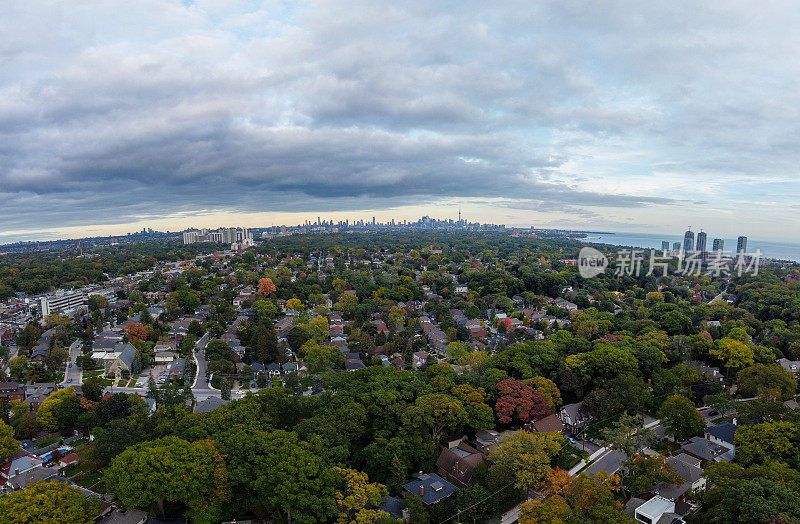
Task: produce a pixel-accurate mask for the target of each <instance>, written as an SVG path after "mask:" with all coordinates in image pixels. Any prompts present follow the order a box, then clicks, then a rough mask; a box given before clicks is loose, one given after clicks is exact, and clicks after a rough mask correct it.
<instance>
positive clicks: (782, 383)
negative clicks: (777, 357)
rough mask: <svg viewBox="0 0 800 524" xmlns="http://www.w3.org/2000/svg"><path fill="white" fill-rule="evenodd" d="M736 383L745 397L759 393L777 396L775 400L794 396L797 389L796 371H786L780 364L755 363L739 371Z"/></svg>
mask: <svg viewBox="0 0 800 524" xmlns="http://www.w3.org/2000/svg"><path fill="white" fill-rule="evenodd" d="M736 384H737V385H738V386H739V391H740V392H741V393H742V395H743V396H745V397H755V396H756V395H758V394H759V393H762V392H763V393H766V394H768V395H771V396H775V400H786V399H790V398H792V396H793V395H794V393H795V391H796V390H797V380H795V378H794V373H792V372H791V371H786V370H785V369H783V367H782V366H781V365H780V364H777V363H771V364H753V365H752V366H749V367H746V368H744V369H743V370H741V371H739V373H738V374H737V375H736Z"/></svg>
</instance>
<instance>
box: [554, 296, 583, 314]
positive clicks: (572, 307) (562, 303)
mask: <svg viewBox="0 0 800 524" xmlns="http://www.w3.org/2000/svg"><path fill="white" fill-rule="evenodd" d="M553 305H554V306H556V307H560V308H562V309H566V310H567V311H569V312H570V313H575V312H576V311H578V306H577V304H574V303H572V302H570V301H569V300H566V299H563V298H557V299H555V300H554V301H553Z"/></svg>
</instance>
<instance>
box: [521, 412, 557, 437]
mask: <svg viewBox="0 0 800 524" xmlns="http://www.w3.org/2000/svg"><path fill="white" fill-rule="evenodd" d="M525 429H527V430H528V431H536V432H539V433H561V432H562V431H564V423H563V422H561V419H559V418H558V416H557V415H548V416H546V417H544V418H543V419H540V420H537V421H535V422H531V423H529V424H528V425H527V427H526V428H525Z"/></svg>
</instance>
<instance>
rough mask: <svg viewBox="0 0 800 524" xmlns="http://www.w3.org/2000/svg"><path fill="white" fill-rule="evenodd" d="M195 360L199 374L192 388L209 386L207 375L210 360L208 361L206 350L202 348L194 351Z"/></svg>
mask: <svg viewBox="0 0 800 524" xmlns="http://www.w3.org/2000/svg"><path fill="white" fill-rule="evenodd" d="M194 360H195V362H197V374H196V375H195V377H194V384H192V390H195V389H205V388H207V387H208V383H207V382H206V379H207V378H208V377H207V375H206V370H207V368H208V362H206V356H205V352H204V351H203V350H202V349H198V350H196V351H195V352H194Z"/></svg>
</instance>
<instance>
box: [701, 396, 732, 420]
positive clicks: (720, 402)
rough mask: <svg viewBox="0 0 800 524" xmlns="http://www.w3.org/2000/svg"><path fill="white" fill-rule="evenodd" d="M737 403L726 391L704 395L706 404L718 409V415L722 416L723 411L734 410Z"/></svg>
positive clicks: (723, 414)
mask: <svg viewBox="0 0 800 524" xmlns="http://www.w3.org/2000/svg"><path fill="white" fill-rule="evenodd" d="M737 404H739V403H738V402H737V401H736V399H735V398H733V397H732V396H731V394H730V393H728V392H722V393H717V394H716V395H708V396H707V397H706V405H708V407H710V408H712V409H716V410H717V411H719V413H720V415H722V416H723V417H724V416H725V413H729V412H731V411H734V410H735V409H736V406H737Z"/></svg>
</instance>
